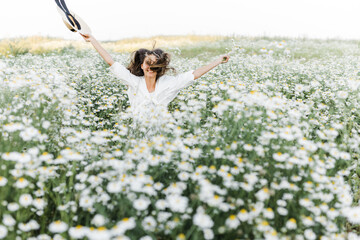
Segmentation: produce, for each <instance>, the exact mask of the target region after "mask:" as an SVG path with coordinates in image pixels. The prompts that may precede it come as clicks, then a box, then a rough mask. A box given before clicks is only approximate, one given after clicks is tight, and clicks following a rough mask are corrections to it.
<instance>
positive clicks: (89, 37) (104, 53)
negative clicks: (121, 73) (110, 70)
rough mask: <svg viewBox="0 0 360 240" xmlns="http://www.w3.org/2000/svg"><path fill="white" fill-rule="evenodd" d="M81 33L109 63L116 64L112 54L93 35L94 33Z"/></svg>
mask: <svg viewBox="0 0 360 240" xmlns="http://www.w3.org/2000/svg"><path fill="white" fill-rule="evenodd" d="M80 35H81V36H82V37H83V38H84V39H85V41H87V42H90V43H91V44H92V45H93V46H94V48H95V49H96V51H98V53H99V54H100V56H101V57H102V58H103V59H104V60H105V62H106V63H107V64H109V65H110V66H111V65H113V64H114V60H113V58H112V57H111V56H110V54H109V53H108V52H107V51H106V50H105V49H104V48H103V47H102V46H101V45H100V43H99V42H98V41H97V40H96V39H95V38H94V37H93V36H92V35H83V34H81V33H80Z"/></svg>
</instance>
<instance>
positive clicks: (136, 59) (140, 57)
mask: <svg viewBox="0 0 360 240" xmlns="http://www.w3.org/2000/svg"><path fill="white" fill-rule="evenodd" d="M149 55H154V56H155V57H156V62H155V63H153V64H150V63H148V64H149V65H150V69H151V70H152V71H156V72H157V74H156V80H157V79H158V78H159V77H161V76H163V75H164V74H165V73H166V72H167V71H169V70H172V71H175V69H174V68H172V67H169V64H170V54H168V53H166V52H164V51H163V50H161V49H160V48H157V49H154V50H148V49H145V48H140V49H139V50H137V51H135V52H133V53H132V56H131V62H130V64H129V66H128V67H127V69H128V70H129V71H130V72H131V73H132V74H134V75H135V76H139V77H140V76H144V71H143V70H142V69H141V64H143V63H144V60H145V58H146V56H149Z"/></svg>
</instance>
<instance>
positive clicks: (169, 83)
mask: <svg viewBox="0 0 360 240" xmlns="http://www.w3.org/2000/svg"><path fill="white" fill-rule="evenodd" d="M110 71H111V72H112V73H113V74H114V75H115V76H116V77H117V78H118V79H119V80H120V81H121V83H123V84H125V85H127V86H128V90H127V94H128V96H129V101H130V105H131V108H132V110H133V112H136V113H139V112H142V111H144V110H146V108H147V107H150V106H153V107H164V108H167V106H168V104H169V103H170V102H171V101H172V100H173V99H174V98H175V97H176V95H177V94H178V93H179V92H180V90H181V89H183V88H185V87H187V86H190V85H191V84H192V83H193V82H194V74H193V70H191V71H188V72H185V73H182V74H178V75H176V76H168V75H164V76H162V77H160V78H159V79H158V80H157V81H156V85H155V91H154V92H152V93H151V94H150V93H149V91H148V89H147V87H146V82H145V77H143V76H142V77H138V76H135V75H133V74H131V73H130V71H129V70H128V69H126V68H125V67H124V66H123V65H121V64H120V63H118V62H115V63H114V64H113V65H111V67H110Z"/></svg>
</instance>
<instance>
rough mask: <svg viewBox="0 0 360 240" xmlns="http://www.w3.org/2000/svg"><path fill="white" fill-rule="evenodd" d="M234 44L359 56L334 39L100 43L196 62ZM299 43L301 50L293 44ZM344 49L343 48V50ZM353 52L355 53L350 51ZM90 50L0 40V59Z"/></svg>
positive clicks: (55, 42)
mask: <svg viewBox="0 0 360 240" xmlns="http://www.w3.org/2000/svg"><path fill="white" fill-rule="evenodd" d="M233 40H236V42H237V43H238V45H237V46H236V47H238V48H242V49H243V51H244V52H246V53H247V54H253V55H258V54H260V50H261V49H262V48H264V46H266V45H268V46H269V47H268V48H267V50H269V51H270V50H273V51H276V48H277V47H278V44H284V46H285V47H289V48H291V50H292V57H293V58H296V59H302V58H305V59H314V58H317V59H320V58H323V57H327V56H336V57H342V56H346V55H352V56H360V48H359V46H360V41H355V40H337V39H328V40H321V39H296V41H293V40H295V39H289V38H280V37H266V36H264V37H243V36H211V35H205V36H200V35H199V36H198V35H184V36H154V37H150V38H127V39H121V40H118V41H103V42H102V45H103V46H104V48H105V49H107V50H108V51H109V52H114V53H130V52H133V51H135V50H137V49H139V48H148V49H151V48H153V47H158V48H162V49H165V50H166V51H168V52H170V53H173V54H175V55H177V56H179V57H183V58H193V57H198V58H199V59H200V60H207V59H208V58H211V57H214V56H218V55H221V54H224V53H227V52H229V51H230V50H231V49H232V48H233V47H234V45H233ZM299 40H300V42H302V43H303V44H301V47H299V46H296V45H294V44H299ZM344 46H345V48H344ZM354 49H357V51H354ZM74 50H76V51H84V50H93V48H92V46H91V45H90V44H89V43H86V42H84V41H83V40H81V39H79V40H64V39H60V38H50V37H40V36H32V37H27V38H15V39H2V40H0V57H1V56H2V57H8V56H17V55H23V54H27V53H30V54H51V53H55V54H61V53H66V52H69V51H74Z"/></svg>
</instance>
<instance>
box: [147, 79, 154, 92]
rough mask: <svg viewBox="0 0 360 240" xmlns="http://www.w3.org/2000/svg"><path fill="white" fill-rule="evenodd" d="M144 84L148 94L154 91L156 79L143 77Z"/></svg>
mask: <svg viewBox="0 0 360 240" xmlns="http://www.w3.org/2000/svg"><path fill="white" fill-rule="evenodd" d="M145 83H146V87H147V90H148V91H149V92H153V91H155V86H156V77H145Z"/></svg>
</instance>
